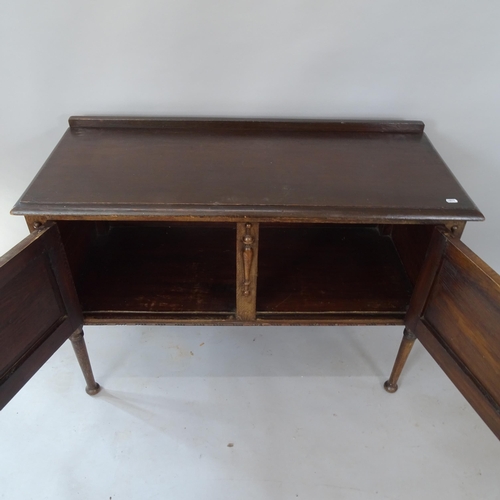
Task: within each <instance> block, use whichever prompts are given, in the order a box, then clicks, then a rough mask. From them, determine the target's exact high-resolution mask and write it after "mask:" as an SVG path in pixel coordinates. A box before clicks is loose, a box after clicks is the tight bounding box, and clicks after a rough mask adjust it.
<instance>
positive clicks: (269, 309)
mask: <svg viewBox="0 0 500 500" xmlns="http://www.w3.org/2000/svg"><path fill="white" fill-rule="evenodd" d="M423 129H424V125H423V123H422V122H415V121H349V120H337V121H326V120H324V121H322V120H316V121H309V120H252V119H247V120H222V119H184V118H178V119H165V118H141V117H129V118H122V117H72V118H70V129H69V130H68V131H67V132H66V133H65V135H64V136H63V138H62V139H61V141H60V143H59V144H58V146H57V147H56V148H55V150H54V151H53V153H52V155H51V156H50V157H49V159H48V160H47V162H46V163H45V165H44V166H43V167H42V169H41V170H40V172H39V174H38V175H37V177H36V178H35V180H34V181H33V183H32V184H31V185H30V186H29V188H28V189H27V191H26V192H25V193H24V195H23V196H22V197H21V199H20V200H19V202H18V203H17V205H16V206H15V207H14V209H13V213H15V214H21V215H24V216H25V217H26V221H27V223H28V227H29V228H30V231H33V232H32V235H31V236H30V238H31V239H29V240H26V241H27V242H28V243H26V242H24V243H23V244H21V245H20V246H19V247H17V248H16V249H15V250H14V251H13V252H11V253H10V254H9V255H8V257H7V259H4V261H3V264H2V262H0V264H1V265H0V404H5V402H6V401H7V400H8V399H9V398H10V397H12V395H13V394H14V393H15V392H16V391H17V390H18V389H19V388H20V387H21V386H22V385H23V384H24V383H25V382H26V380H27V379H28V378H29V377H30V376H31V375H32V374H33V373H35V371H36V370H37V369H38V368H39V366H41V364H43V362H44V361H45V360H46V359H48V357H49V356H50V354H51V353H52V352H53V351H54V350H55V349H56V348H57V347H58V346H59V345H60V343H61V342H62V341H63V340H64V339H65V338H68V337H69V336H71V340H72V343H73V346H74V348H75V352H76V353H77V357H78V360H79V362H80V365H81V367H82V370H83V373H84V376H85V379H86V382H87V392H89V393H90V394H94V393H96V392H97V391H98V390H99V386H98V384H97V383H96V382H95V379H94V376H93V374H92V370H91V367H90V362H89V359H88V354H87V351H86V348H85V344H84V340H83V331H82V330H81V324H82V313H81V311H80V307H79V305H78V300H79V301H80V303H81V305H82V306H83V309H84V318H85V322H86V323H92V324H112V323H124V324H136V323H148V324H155V323H157V324H189V325H195V324H207V325H336V324H344V325H347V324H403V319H404V324H405V326H406V329H405V334H404V337H403V342H402V344H401V346H400V349H399V353H398V356H397V359H396V363H395V365H394V368H393V371H392V374H391V376H390V378H389V380H388V381H387V382H386V384H385V388H386V389H387V390H388V391H389V392H394V391H395V390H396V389H397V380H398V377H399V375H400V373H401V370H402V369H403V366H404V363H405V361H406V358H407V356H408V354H409V352H410V350H411V347H412V345H413V342H414V340H415V336H416V337H417V338H419V339H420V340H421V342H422V343H423V345H424V346H425V347H426V348H427V349H428V350H429V352H430V353H431V354H432V355H433V356H434V358H435V359H436V361H437V362H438V363H439V365H440V366H442V368H443V369H444V371H445V372H446V373H447V374H448V375H449V376H450V378H451V379H452V380H453V382H454V383H455V384H456V385H457V387H458V388H459V389H460V390H461V391H462V393H463V394H464V395H465V397H466V398H467V399H468V400H469V402H470V403H471V404H472V406H473V407H474V408H475V409H476V410H477V411H478V413H479V414H480V415H481V416H482V418H483V419H484V420H485V421H486V423H487V424H488V425H489V426H490V428H491V429H492V430H493V431H494V432H495V433H496V435H497V436H499V437H500V424H499V422H500V406H499V404H500V403H499V402H500V383H499V380H500V338H499V335H498V324H499V321H500V277H499V276H498V275H497V274H495V273H494V272H493V271H492V270H491V269H490V268H488V267H487V266H486V265H485V264H484V263H483V262H482V261H480V260H479V259H478V258H477V257H476V256H475V255H474V254H473V253H472V252H470V250H468V249H467V248H466V247H465V246H464V245H463V244H462V243H460V242H459V241H458V239H459V237H460V235H461V234H462V231H463V228H464V225H465V222H466V221H469V220H482V219H483V216H482V214H481V213H480V212H479V210H478V209H477V207H476V206H475V205H474V203H473V202H472V201H471V200H470V198H469V197H468V196H467V194H466V193H465V192H464V190H463V189H462V188H461V186H460V185H459V184H458V182H457V181H456V179H455V178H454V176H453V175H452V174H451V172H450V171H449V169H448V167H447V166H446V165H445V163H444V162H443V160H442V159H441V158H440V157H439V155H438V154H437V152H436V151H435V150H434V148H433V147H432V145H431V143H430V142H429V140H428V138H427V137H426V136H425V135H424V134H423ZM51 220H55V221H57V222H56V223H57V226H59V229H60V235H61V237H59V233H58V232H57V227H56V225H54V223H51V222H47V221H51ZM44 223H46V227H44V228H41V229H40V226H41V225H42V224H44ZM436 226H439V230H437V231H434V232H433V229H434V228H435V227H436ZM445 228H446V229H445ZM446 231H447V232H448V233H449V234H447V233H446ZM451 234H452V235H453V236H454V238H451V236H450V235H451ZM61 242H62V245H61ZM64 251H66V253H67V254H68V257H69V264H68V263H67V262H66V259H65V256H64ZM71 275H72V276H71ZM72 277H73V279H74V280H75V281H76V284H77V289H78V294H79V297H78V299H77V298H76V295H75V290H74V289H73V281H72ZM408 307H409V309H408Z"/></svg>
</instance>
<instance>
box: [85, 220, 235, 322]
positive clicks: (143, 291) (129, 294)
mask: <svg viewBox="0 0 500 500" xmlns="http://www.w3.org/2000/svg"><path fill="white" fill-rule="evenodd" d="M77 286H78V293H79V296H80V301H81V303H82V308H83V311H84V313H85V314H86V315H89V314H91V313H97V314H102V313H112V312H116V313H129V314H142V313H155V314H156V313H158V314H162V313H186V312H189V313H192V314H199V313H217V314H221V315H227V314H229V313H234V312H235V311H236V227H235V225H233V224H229V225H224V226H220V227H212V226H209V225H206V224H195V223H193V224H190V225H189V224H184V225H175V224H163V225H159V226H155V225H152V226H148V225H142V224H128V225H113V224H112V225H111V226H110V230H109V233H108V235H107V236H101V237H100V238H98V240H97V241H96V243H95V244H94V245H93V247H92V248H91V251H90V253H89V255H88V259H87V262H86V265H85V267H84V271H83V272H82V274H81V275H80V276H79V277H78V278H77Z"/></svg>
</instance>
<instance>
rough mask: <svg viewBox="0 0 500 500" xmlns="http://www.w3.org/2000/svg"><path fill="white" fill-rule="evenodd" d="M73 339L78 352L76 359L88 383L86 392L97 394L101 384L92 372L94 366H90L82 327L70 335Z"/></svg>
mask: <svg viewBox="0 0 500 500" xmlns="http://www.w3.org/2000/svg"><path fill="white" fill-rule="evenodd" d="M69 339H70V340H71V345H72V346H73V350H74V351H75V354H76V359H77V360H78V363H79V365H80V368H81V370H82V373H83V377H84V378H85V382H86V383H87V387H85V392H86V393H87V394H88V395H89V396H95V395H96V394H97V393H98V392H99V391H100V390H101V386H100V385H99V384H98V383H97V382H96V381H95V378H94V373H93V372H92V366H90V359H89V354H88V352H87V346H86V345H85V340H84V339H83V330H82V329H81V328H80V329H78V330H77V331H76V332H74V333H72V334H71V335H70V337H69Z"/></svg>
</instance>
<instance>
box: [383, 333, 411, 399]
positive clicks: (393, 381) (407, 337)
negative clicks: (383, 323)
mask: <svg viewBox="0 0 500 500" xmlns="http://www.w3.org/2000/svg"><path fill="white" fill-rule="evenodd" d="M416 338H417V337H415V335H414V334H413V333H412V332H410V330H408V328H405V331H404V332H403V340H402V341H401V345H400V346H399V351H398V355H397V356H396V361H395V362H394V367H393V368H392V373H391V376H390V377H389V380H387V381H386V383H385V384H384V389H385V390H386V391H387V392H396V391H397V390H398V383H397V382H398V379H399V376H400V375H401V371H402V370H403V367H404V365H405V363H406V360H407V359H408V355H409V354H410V351H411V348H412V347H413V344H414V343H415V339H416Z"/></svg>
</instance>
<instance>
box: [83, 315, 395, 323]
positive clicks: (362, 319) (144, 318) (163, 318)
mask: <svg viewBox="0 0 500 500" xmlns="http://www.w3.org/2000/svg"><path fill="white" fill-rule="evenodd" d="M84 317H85V323H86V324H89V325H110V324H114V325H117V324H118V325H137V324H140V325H142V324H150V325H192V326H202V325H212V326H302V325H307V326H334V325H344V326H345V325H403V324H404V315H402V314H398V313H393V314H385V315H381V314H353V313H347V314H342V313H337V314H302V315H300V314H273V315H267V316H262V317H260V318H256V319H255V320H249V321H246V320H245V321H242V320H238V319H236V317H235V315H234V314H231V315H222V314H215V313H214V314H208V313H203V314H202V313H200V314H192V313H161V312H154V311H153V312H151V313H144V312H143V313H137V312H114V313H106V312H93V313H86V314H85V315H84Z"/></svg>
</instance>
